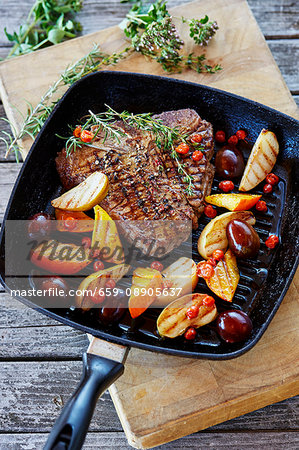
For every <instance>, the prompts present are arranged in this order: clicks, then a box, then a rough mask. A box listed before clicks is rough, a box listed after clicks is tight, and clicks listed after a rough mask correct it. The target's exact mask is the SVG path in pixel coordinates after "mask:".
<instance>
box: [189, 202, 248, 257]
mask: <svg viewBox="0 0 299 450" xmlns="http://www.w3.org/2000/svg"><path fill="white" fill-rule="evenodd" d="M234 219H240V220H245V221H246V222H247V223H249V225H254V224H255V217H254V215H253V214H252V212H250V211H235V212H227V213H224V214H221V215H220V216H216V217H215V218H214V219H212V220H211V221H210V222H209V223H208V225H206V226H205V228H204V229H203V230H202V232H201V235H200V237H199V239H198V244H197V248H198V252H199V254H200V255H201V256H202V257H203V258H205V259H208V258H210V256H212V253H213V251H214V250H222V251H225V250H226V249H227V247H228V240H227V237H226V227H227V225H228V224H229V222H230V221H231V220H234Z"/></svg>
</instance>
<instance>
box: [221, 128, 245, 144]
mask: <svg viewBox="0 0 299 450" xmlns="http://www.w3.org/2000/svg"><path fill="white" fill-rule="evenodd" d="M246 137H247V133H246V131H245V130H238V131H237V132H236V133H235V134H233V135H232V136H230V137H229V138H228V140H227V143H228V144H230V145H234V146H235V145H237V143H238V142H239V141H245V139H246ZM215 141H216V142H218V143H219V144H223V143H224V142H225V141H226V135H225V132H224V131H222V130H219V131H217V132H216V134H215Z"/></svg>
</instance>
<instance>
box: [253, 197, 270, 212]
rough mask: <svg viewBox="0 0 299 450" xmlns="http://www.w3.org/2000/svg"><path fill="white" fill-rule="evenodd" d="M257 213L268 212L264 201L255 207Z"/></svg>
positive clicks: (260, 201)
mask: <svg viewBox="0 0 299 450" xmlns="http://www.w3.org/2000/svg"><path fill="white" fill-rule="evenodd" d="M255 209H256V210H257V211H261V212H266V211H267V210H268V208H267V203H266V202H264V200H259V201H258V202H257V204H256V205H255Z"/></svg>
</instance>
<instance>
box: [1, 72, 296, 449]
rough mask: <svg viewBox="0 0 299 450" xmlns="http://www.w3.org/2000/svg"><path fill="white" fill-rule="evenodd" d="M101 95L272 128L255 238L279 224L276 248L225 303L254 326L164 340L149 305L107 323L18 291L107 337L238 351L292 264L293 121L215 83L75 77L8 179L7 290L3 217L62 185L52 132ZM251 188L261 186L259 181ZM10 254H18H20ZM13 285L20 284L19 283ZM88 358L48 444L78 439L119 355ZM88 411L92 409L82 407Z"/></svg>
mask: <svg viewBox="0 0 299 450" xmlns="http://www.w3.org/2000/svg"><path fill="white" fill-rule="evenodd" d="M105 104H108V105H110V106H111V107H112V108H114V109H116V110H117V111H123V110H128V111H130V112H133V113H141V112H153V113H159V112H162V111H167V110H174V109H181V108H194V109H195V110H196V111H197V112H198V113H199V115H200V116H201V117H202V118H204V119H206V120H208V121H210V122H211V123H212V124H213V126H214V130H219V129H224V130H225V131H226V132H227V133H228V134H229V135H230V134H234V133H235V131H236V130H238V129H240V128H241V129H246V130H247V131H248V133H249V139H250V141H251V142H252V143H253V142H254V141H255V139H256V138H257V136H258V134H259V133H260V131H261V129H262V128H266V129H270V130H271V131H273V132H274V133H275V134H276V136H277V138H278V141H279V144H280V154H279V157H278V161H277V164H276V169H275V172H276V173H277V174H278V175H279V177H280V182H279V184H278V186H277V189H275V191H274V193H273V194H271V195H269V196H268V199H267V204H268V207H269V208H268V212H267V213H266V215H265V214H263V215H262V214H259V213H258V212H255V216H256V219H257V223H256V229H257V231H258V232H259V234H260V237H261V239H262V240H263V241H264V240H265V239H266V237H267V236H268V235H269V234H279V236H280V241H281V242H280V245H279V246H278V247H277V248H276V249H275V250H274V251H272V252H270V251H268V250H267V248H266V247H265V246H264V245H262V247H261V251H260V253H259V255H258V258H257V259H256V260H253V261H245V262H243V263H240V267H239V268H240V272H241V280H240V283H239V286H238V289H237V291H236V294H235V297H234V303H233V304H232V305H230V308H231V307H232V308H236V309H242V310H243V311H245V312H247V313H248V314H249V315H250V317H251V319H252V322H253V325H254V329H253V332H252V334H251V336H250V337H249V339H248V340H247V341H246V342H243V343H239V344H225V343H224V342H222V341H221V340H220V339H219V338H218V336H217V334H216V332H215V330H214V328H213V326H206V327H203V328H202V331H200V333H199V336H198V338H197V340H196V341H195V342H194V343H189V342H188V343H186V342H185V341H184V339H183V338H176V339H173V340H170V339H165V340H162V339H160V338H159V337H158V335H157V333H156V332H155V321H156V318H157V312H156V311H155V310H151V311H149V312H148V313H146V314H145V315H144V318H142V319H141V320H140V321H137V322H136V323H135V324H134V326H132V323H131V322H130V321H129V319H128V316H127V315H125V316H124V318H123V319H122V320H121V322H120V323H119V324H117V325H113V326H106V327H105V326H103V325H101V324H99V322H98V321H97V320H96V318H95V316H94V315H93V314H92V313H91V314H81V313H80V312H78V311H71V310H69V309H67V310H66V309H55V310H51V309H45V308H43V307H39V306H38V305H36V304H33V303H32V302H30V300H29V299H28V298H23V297H18V298H19V300H21V301H23V302H25V303H27V304H29V305H30V306H33V307H35V308H36V309H38V310H39V311H40V312H42V313H43V314H46V315H48V316H50V317H53V318H55V319H57V320H59V321H60V322H62V323H64V324H67V325H70V326H72V327H75V328H78V329H80V330H82V331H85V332H87V333H89V334H91V335H93V336H96V337H100V338H103V339H105V340H106V341H109V342H112V343H117V344H121V345H125V346H135V347H140V348H143V349H146V350H151V351H158V352H163V353H169V354H173V355H178V356H185V357H192V358H209V359H229V358H234V357H237V356H239V355H241V354H243V353H244V352H246V351H248V350H249V349H250V348H252V347H253V346H254V345H255V344H256V343H257V342H258V340H259V339H260V337H261V336H262V334H263V333H264V332H265V330H266V328H267V327H268V325H269V323H270V321H271V320H272V318H273V316H274V314H275V312H276V311H277V309H278V307H279V305H280V303H281V301H282V299H283V297H284V295H285V293H286V291H287V289H288V287H289V285H290V283H291V280H292V277H293V275H294V274H295V271H296V268H297V265H298V248H299V243H298V237H297V236H298V230H297V228H296V227H297V210H298V204H299V201H298V175H299V173H298V167H299V148H298V142H299V122H298V121H296V120H294V119H292V118H291V117H288V116H286V115H284V114H282V113H279V112H277V111H275V110H273V109H270V108H268V107H265V106H263V105H261V104H259V103H255V102H253V101H250V100H247V99H244V98H241V97H238V96H236V95H233V94H229V93H226V92H223V91H219V90H217V89H213V88H209V87H206V86H201V85H197V84H194V83H188V82H183V81H178V80H172V79H167V78H162V77H157V76H150V75H140V74H130V73H122V72H109V71H105V72H100V73H96V74H92V75H89V76H87V77H85V78H83V79H82V80H80V81H78V82H77V83H76V84H74V85H73V86H72V87H71V88H70V89H69V90H68V91H67V93H66V94H65V95H64V96H63V98H62V99H61V100H60V101H59V102H58V104H57V106H56V107H55V109H54V111H53V113H52V114H51V116H50V117H49V119H48V120H47V122H46V124H45V125H44V127H43V129H42V131H41V132H40V134H39V136H38V137H37V139H36V141H35V142H34V144H33V146H32V148H31V151H30V154H29V155H28V158H27V159H26V162H25V163H24V165H23V167H22V170H21V172H20V175H19V177H18V179H17V182H16V185H15V187H14V189H13V192H12V195H11V198H10V201H9V204H8V207H7V211H6V214H5V219H4V227H3V228H2V234H1V242H0V276H1V281H2V283H3V284H4V286H5V287H6V288H7V289H8V291H10V289H11V288H12V285H11V283H12V282H11V280H9V281H8V280H5V262H4V261H5V245H4V244H5V242H4V241H5V239H4V228H5V221H6V220H21V219H24V220H26V219H28V217H30V216H31V215H33V214H35V213H36V212H39V211H43V210H46V209H47V208H48V205H49V202H50V200H51V199H52V198H54V197H55V196H56V193H57V191H58V190H59V188H60V180H59V177H58V174H57V172H56V168H55V162H54V159H55V156H56V154H57V152H58V151H59V150H60V149H61V147H62V143H61V140H60V139H59V138H58V137H57V136H56V135H61V136H67V135H68V134H69V129H68V124H72V125H75V124H76V123H77V121H78V120H79V119H80V118H81V117H82V116H84V115H85V114H87V113H88V110H92V111H94V112H100V111H104V110H105V109H106V107H105ZM246 151H248V152H249V148H244V152H245V153H246ZM216 184H218V183H217V180H216ZM254 193H262V192H261V191H260V190H259V189H256V190H255V191H254ZM223 212H224V211H223ZM206 223H207V222H206V219H205V218H203V219H202V220H201V225H200V227H199V230H197V231H196V232H194V234H193V258H194V259H195V261H198V260H199V255H198V253H197V250H196V243H197V238H198V235H199V233H200V231H201V230H202V229H203V227H204V226H205V225H206ZM15 264H16V265H17V264H18V261H17V258H16V261H15ZM13 287H14V288H16V287H15V285H14V286H13ZM198 290H199V291H201V292H205V291H207V288H206V286H205V285H204V284H203V283H202V284H201V283H199V285H198ZM217 307H218V309H220V310H221V309H225V308H227V305H226V304H225V302H223V301H221V300H218V303H217ZM84 367H85V374H84V377H83V378H82V383H81V387H79V389H78V391H77V393H76V395H75V397H74V398H73V399H72V400H71V402H70V403H69V405H68V407H67V408H68V410H67V412H64V413H63V414H62V416H61V418H60V421H59V422H58V423H57V424H56V425H55V428H54V430H53V432H54V434H51V437H50V440H49V442H48V444H47V446H46V448H48V449H50V448H70V449H75V448H80V447H81V445H82V443H83V440H84V436H85V433H86V431H87V428H88V424H89V421H90V418H91V413H90V410H91V406H92V407H93V406H94V404H95V401H92V399H95V398H97V396H98V395H99V394H100V393H101V392H103V390H105V389H106V388H107V387H108V386H109V383H110V384H111V383H112V382H113V381H115V379H116V378H117V377H118V376H119V375H120V374H121V373H122V370H123V366H122V364H120V363H119V362H113V361H109V360H108V359H107V358H104V359H101V358H100V357H94V356H93V355H90V356H86V355H85V356H84ZM90 403H93V404H92V405H91V404H90ZM87 411H89V413H88V414H86V415H85V413H87ZM87 416H88V417H87ZM83 417H85V420H83ZM62 430H63V433H62ZM53 432H52V433H53Z"/></svg>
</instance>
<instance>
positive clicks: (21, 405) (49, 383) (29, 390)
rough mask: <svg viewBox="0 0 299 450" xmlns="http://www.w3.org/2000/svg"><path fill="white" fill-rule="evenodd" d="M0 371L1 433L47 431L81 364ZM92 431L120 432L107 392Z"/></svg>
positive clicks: (13, 365) (25, 365) (24, 365)
mask: <svg viewBox="0 0 299 450" xmlns="http://www.w3.org/2000/svg"><path fill="white" fill-rule="evenodd" d="M53 336H54V335H53ZM53 340H54V338H53ZM0 369H1V370H0V380H1V383H0V386H1V387H0V390H1V399H2V400H1V402H0V432H6V431H14V432H41V431H43V432H44V431H49V430H50V429H51V427H52V426H53V423H54V421H55V419H56V418H57V416H58V415H59V413H60V411H61V409H62V407H63V404H64V403H65V402H66V401H67V400H68V398H69V397H70V395H71V393H72V392H73V391H74V390H75V388H76V386H77V384H78V382H79V380H80V377H81V372H82V363H81V361H67V362H58V361H57V362H54V361H53V362H48V361H47V362H35V363H33V362H28V363H24V362H13V363H12V362H9V363H7V362H5V363H0ZM91 430H105V431H109V430H121V425H120V423H119V420H118V417H117V414H116V412H115V410H114V407H113V404H112V401H111V399H110V396H109V394H108V393H106V394H105V395H104V397H102V399H101V400H100V401H99V402H98V404H97V410H96V415H95V417H94V419H93V422H92V424H91ZM0 442H2V441H1V436H0ZM0 448H1V447H0Z"/></svg>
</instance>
